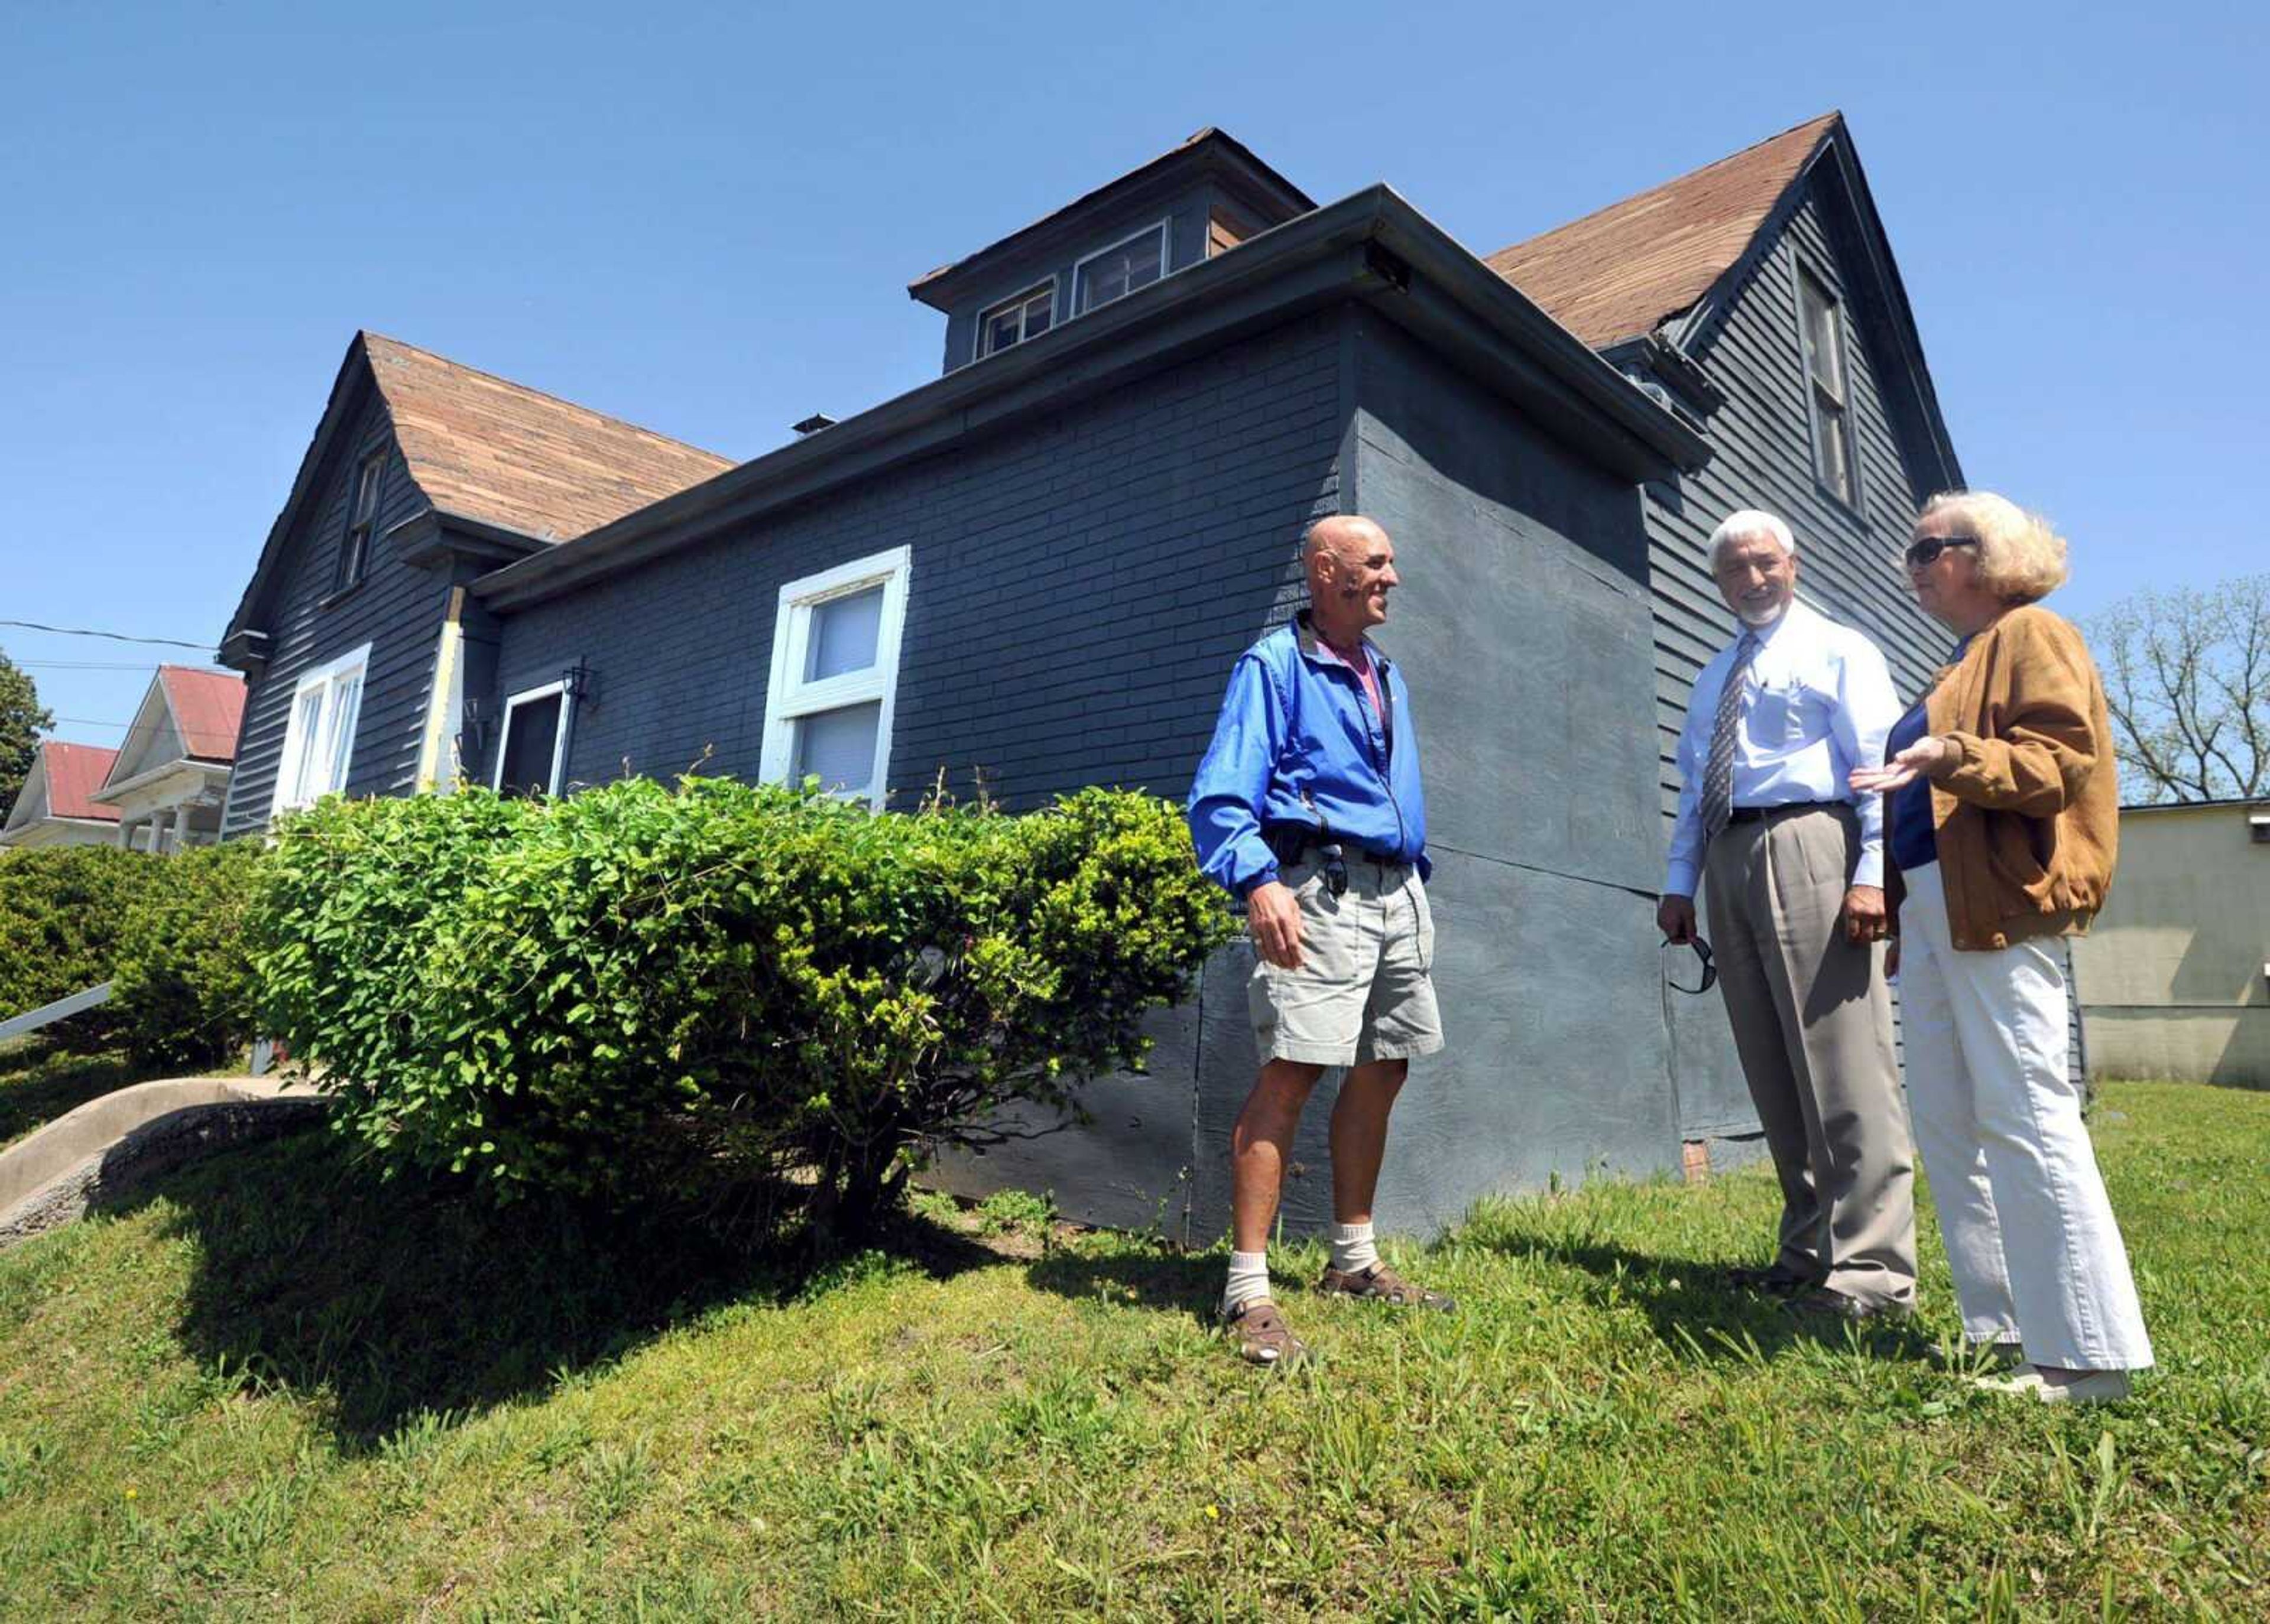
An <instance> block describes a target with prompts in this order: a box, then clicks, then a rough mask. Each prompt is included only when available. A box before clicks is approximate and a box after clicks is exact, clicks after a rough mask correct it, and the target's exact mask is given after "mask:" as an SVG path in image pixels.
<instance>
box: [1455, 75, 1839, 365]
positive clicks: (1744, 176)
mask: <svg viewBox="0 0 2270 1624" xmlns="http://www.w3.org/2000/svg"><path fill="white" fill-rule="evenodd" d="M1842 123H1843V115H1842V114H1841V113H1829V114H1824V115H1822V116H1821V117H1819V118H1816V119H1813V120H1811V121H1809V122H1806V123H1802V124H1799V126H1798V127H1797V128H1796V129H1794V130H1784V131H1783V132H1782V133H1781V134H1780V135H1777V136H1776V137H1773V138H1772V139H1771V140H1768V141H1761V142H1759V143H1758V145H1755V146H1752V147H1746V148H1744V149H1743V150H1742V151H1741V152H1736V153H1735V154H1734V155H1733V156H1732V157H1731V158H1722V159H1719V160H1718V161H1717V163H1715V164H1706V165H1705V166H1703V167H1702V168H1700V169H1697V170H1695V172H1694V173H1693V174H1682V175H1680V177H1679V178H1678V179H1677V180H1675V181H1666V182H1664V183H1663V184H1662V185H1660V186H1658V187H1654V188H1651V189H1649V190H1647V191H1643V192H1641V193H1640V194H1638V195H1637V196H1636V197H1627V198H1625V199H1624V200H1623V201H1622V202H1621V203H1613V204H1609V205H1608V206H1607V207H1606V208H1605V209H1601V210H1599V211H1595V212H1593V213H1591V214H1587V215H1586V216H1584V219H1579V220H1571V221H1570V222H1569V224H1568V225H1566V226H1560V227H1558V228H1556V229H1554V230H1553V231H1548V232H1547V233H1545V234H1544V235H1542V236H1538V237H1532V238H1530V239H1529V240H1528V241H1525V242H1517V243H1515V244H1514V245H1513V246H1512V247H1511V248H1500V249H1499V250H1498V251H1497V252H1496V253H1495V254H1492V255H1490V256H1488V258H1487V260H1486V261H1485V262H1484V263H1487V265H1488V266H1489V268H1490V269H1491V270H1493V271H1496V272H1497V273H1498V274H1499V275H1500V276H1502V277H1503V278H1505V279H1506V280H1507V281H1509V282H1511V283H1512V284H1513V285H1515V286H1516V287H1518V288H1519V289H1520V290H1521V291H1522V292H1523V293H1526V294H1528V295H1529V296H1530V298H1532V299H1533V300H1536V301H1537V302H1538V303H1539V304H1540V305H1542V306H1543V307H1544V308H1545V309H1546V310H1547V313H1548V314H1550V315H1552V316H1553V318H1554V320H1555V321H1557V322H1559V323H1561V324H1562V326H1563V327H1566V328H1567V329H1569V331H1571V332H1573V333H1575V334H1576V336H1577V337H1579V338H1582V339H1583V340H1584V342H1585V343H1586V344H1589V345H1592V346H1593V347H1594V348H1595V349H1598V348H1600V347H1602V346H1603V345H1611V344H1613V343H1615V342H1616V341H1617V340H1619V339H1622V338H1635V337H1639V336H1641V335H1642V334H1644V333H1649V332H1652V331H1654V330H1655V329H1656V328H1658V326H1660V325H1662V323H1664V322H1665V321H1667V320H1669V319H1670V318H1671V317H1673V316H1674V315H1679V314H1680V312H1682V311H1684V310H1687V309H1689V308H1692V307H1693V306H1694V304H1695V301H1696V300H1699V299H1701V298H1702V295H1703V294H1704V293H1708V292H1710V285H1711V284H1712V283H1714V282H1716V281H1717V279H1718V278H1720V277H1721V276H1723V275H1725V272H1726V271H1728V270H1729V269H1731V268H1732V266H1733V264H1734V263H1735V262H1736V261H1737V260H1739V259H1740V258H1741V256H1742V254H1743V252H1744V250H1746V249H1747V248H1748V247H1749V245H1750V241H1751V239H1752V238H1754V237H1755V236H1756V235H1757V232H1758V227H1759V226H1762V225H1763V224H1764V223H1765V218H1766V216H1767V215H1769V214H1770V213H1771V212H1772V211H1773V207H1774V204H1777V203H1778V202H1779V201H1780V200H1781V197H1782V194H1783V193H1784V192H1785V191H1787V190H1788V189H1789V185H1790V182H1792V181H1794V180H1795V179H1796V178H1797V177H1798V175H1799V174H1800V173H1801V172H1802V171H1803V170H1804V168H1805V167H1806V164H1807V163H1809V162H1810V161H1811V160H1812V159H1813V156H1814V153H1815V152H1819V151H1820V150H1821V143H1822V142H1824V141H1826V140H1827V139H1828V138H1829V134H1830V132H1831V131H1832V130H1836V128H1837V127H1838V126H1839V125H1841V124H1842Z"/></svg>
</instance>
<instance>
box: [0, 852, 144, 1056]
mask: <svg viewBox="0 0 2270 1624" xmlns="http://www.w3.org/2000/svg"><path fill="white" fill-rule="evenodd" d="M165 862H166V860H165V859H164V858H162V857H153V856H150V854H149V853H147V852H141V851H126V850H122V849H120V848H118V847H116V846H42V847H38V848H34V849H32V850H29V851H15V852H10V853H8V854H6V855H5V856H0V1020H5V1019H7V1018H8V1017H10V1016H11V1015H21V1014H23V1013H25V1012H26V1011H29V1010H35V1009H37V1008H39V1007H40V1006H41V1005H43V1004H52V1003H54V1002H55V1001H56V999H57V998H62V997H70V995H71V994H72V993H74V992H82V991H84V990H86V989H87V988H89V987H92V986H93V985H95V984H96V983H99V982H106V981H108V980H110V979H111V973H112V970H113V969H114V968H115V963H116V960H117V953H118V944H119V941H120V933H121V931H122V930H123V929H124V927H125V923H126V915H127V911H128V909H129V908H131V907H132V906H133V904H134V902H135V900H136V899H137V897H138V896H139V895H140V894H141V893H142V891H143V890H144V888H145V887H146V886H148V885H149V884H150V882H151V881H152V879H155V878H156V877H157V875H158V874H159V871H161V870H162V869H163V868H164V866H165ZM114 1021H115V1012H114V1011H112V1010H111V1009H110V1008H109V1006H108V1005H105V1006H103V1007H101V1008H99V1009H96V1010H93V1011H90V1012H88V1013H86V1014H85V1015H81V1016H78V1017H76V1018H75V1019H73V1020H69V1021H66V1022H64V1023H63V1026H61V1027H51V1028H49V1031H50V1032H51V1033H52V1034H54V1035H55V1036H56V1037H57V1038H59V1039H61V1040H63V1041H64V1042H77V1043H81V1044H86V1043H94V1042H102V1041H105V1040H106V1039H107V1038H108V1035H109V1034H110V1033H111V1031H112V1029H113V1024H114Z"/></svg>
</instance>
